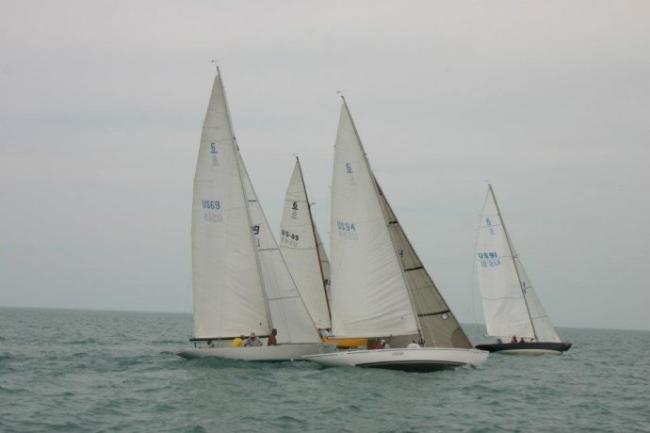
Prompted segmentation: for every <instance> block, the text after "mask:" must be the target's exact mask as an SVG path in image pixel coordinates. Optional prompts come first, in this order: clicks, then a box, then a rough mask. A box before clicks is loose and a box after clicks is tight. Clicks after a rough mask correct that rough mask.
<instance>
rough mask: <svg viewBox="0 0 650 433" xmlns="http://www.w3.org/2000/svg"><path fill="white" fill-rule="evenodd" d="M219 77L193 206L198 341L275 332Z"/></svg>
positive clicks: (203, 137)
mask: <svg viewBox="0 0 650 433" xmlns="http://www.w3.org/2000/svg"><path fill="white" fill-rule="evenodd" d="M238 155H239V151H238V149H237V144H236V142H235V137H234V133H233V130H232V125H231V121H230V115H229V112H228V107H227V102H226V95H225V92H224V88H223V83H222V81H221V76H220V74H218V75H217V76H216V77H215V79H214V84H213V87H212V95H211V97H210V102H209V104H208V109H207V113H206V115H205V120H204V122H203V132H202V134H201V145H200V148H199V156H198V160H197V164H196V174H195V178H194V198H193V204H192V288H193V303H194V330H193V331H194V332H193V335H194V338H195V339H213V338H230V337H235V336H239V335H240V334H248V333H249V332H256V333H257V334H260V335H264V334H268V332H269V330H270V325H269V316H268V314H267V306H266V300H265V296H264V288H263V285H262V281H261V278H260V272H259V265H258V263H257V257H256V252H255V248H254V245H253V239H252V237H251V224H250V218H249V216H248V209H247V205H246V197H245V195H244V189H243V185H242V178H241V173H240V169H239V162H238V158H239V156H238Z"/></svg>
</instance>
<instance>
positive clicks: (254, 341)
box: [244, 332, 262, 347]
mask: <svg viewBox="0 0 650 433" xmlns="http://www.w3.org/2000/svg"><path fill="white" fill-rule="evenodd" d="M261 345H262V340H260V339H259V338H257V335H255V333H254V332H251V335H250V337H248V338H247V339H246V341H245V342H244V347H259V346H261Z"/></svg>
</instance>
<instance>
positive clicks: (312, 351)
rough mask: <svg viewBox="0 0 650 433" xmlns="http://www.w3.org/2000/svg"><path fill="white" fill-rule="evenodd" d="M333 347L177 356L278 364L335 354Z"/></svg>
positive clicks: (268, 348) (224, 350)
mask: <svg viewBox="0 0 650 433" xmlns="http://www.w3.org/2000/svg"><path fill="white" fill-rule="evenodd" d="M335 349H336V348H335V347H334V346H333V345H329V344H321V343H296V344H279V345H277V346H260V347H205V348H197V349H187V350H182V351H180V352H178V353H176V355H178V356H180V357H181V358H185V359H196V358H223V359H237V360H240V361H254V362H255V361H256V362H277V361H295V360H301V359H302V357H303V356H306V355H317V354H324V353H328V352H333V351H334V350H335Z"/></svg>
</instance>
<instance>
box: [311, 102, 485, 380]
mask: <svg viewBox="0 0 650 433" xmlns="http://www.w3.org/2000/svg"><path fill="white" fill-rule="evenodd" d="M331 212H332V218H331V225H332V226H331V237H330V240H331V254H332V255H331V258H332V269H331V273H332V282H331V299H330V301H331V304H330V305H331V309H332V332H333V334H334V336H335V337H336V338H367V339H368V347H377V346H378V345H379V344H380V343H385V344H387V345H388V346H390V348H387V347H386V346H385V345H383V347H384V348H376V349H364V350H347V351H339V352H335V353H331V354H321V355H312V356H306V357H305V359H308V360H310V361H314V362H317V363H320V364H322V365H325V366H357V367H371V368H386V369H396V370H404V371H433V370H439V369H442V368H451V367H458V366H462V365H472V366H476V365H479V364H481V363H483V362H484V361H485V360H486V359H487V356H488V352H485V351H481V350H477V349H474V348H473V347H472V344H471V343H470V341H469V339H468V338H467V336H466V335H465V333H464V332H463V330H462V328H461V327H460V325H459V323H458V321H457V320H456V318H455V317H454V314H453V313H452V312H451V310H450V309H449V306H448V305H447V303H446V302H445V301H444V299H443V298H442V295H441V294H440V293H439V292H438V289H437V288H436V286H435V284H434V282H433V280H432V279H431V277H430V276H429V274H428V272H427V271H426V269H425V268H424V265H423V263H422V262H421V261H420V259H419V258H418V256H417V254H416V252H415V250H414V249H413V247H412V245H411V243H410V242H409V240H408V238H407V237H406V234H405V233H404V231H403V229H402V226H401V225H400V223H399V221H398V219H397V217H396V215H395V213H394V212H393V210H392V208H391V206H390V204H389V203H388V200H387V199H386V197H385V196H384V194H383V192H382V190H381V188H380V186H379V183H378V181H377V179H376V177H375V175H374V174H373V171H372V169H371V167H370V164H369V162H368V159H367V157H366V154H365V151H364V149H363V146H362V144H361V140H360V138H359V135H358V133H357V129H356V127H355V125H354V122H353V120H352V117H351V115H350V111H349V109H348V106H347V103H346V101H345V98H342V107H341V115H340V119H339V126H338V133H337V138H336V145H335V152H334V170H333V181H332V209H331ZM407 346H409V347H407Z"/></svg>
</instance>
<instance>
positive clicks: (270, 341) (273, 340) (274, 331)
mask: <svg viewBox="0 0 650 433" xmlns="http://www.w3.org/2000/svg"><path fill="white" fill-rule="evenodd" d="M277 335H278V330H277V329H275V328H273V329H271V335H269V339H268V340H267V341H266V345H267V346H277V345H278V339H277V338H276V336H277Z"/></svg>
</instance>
